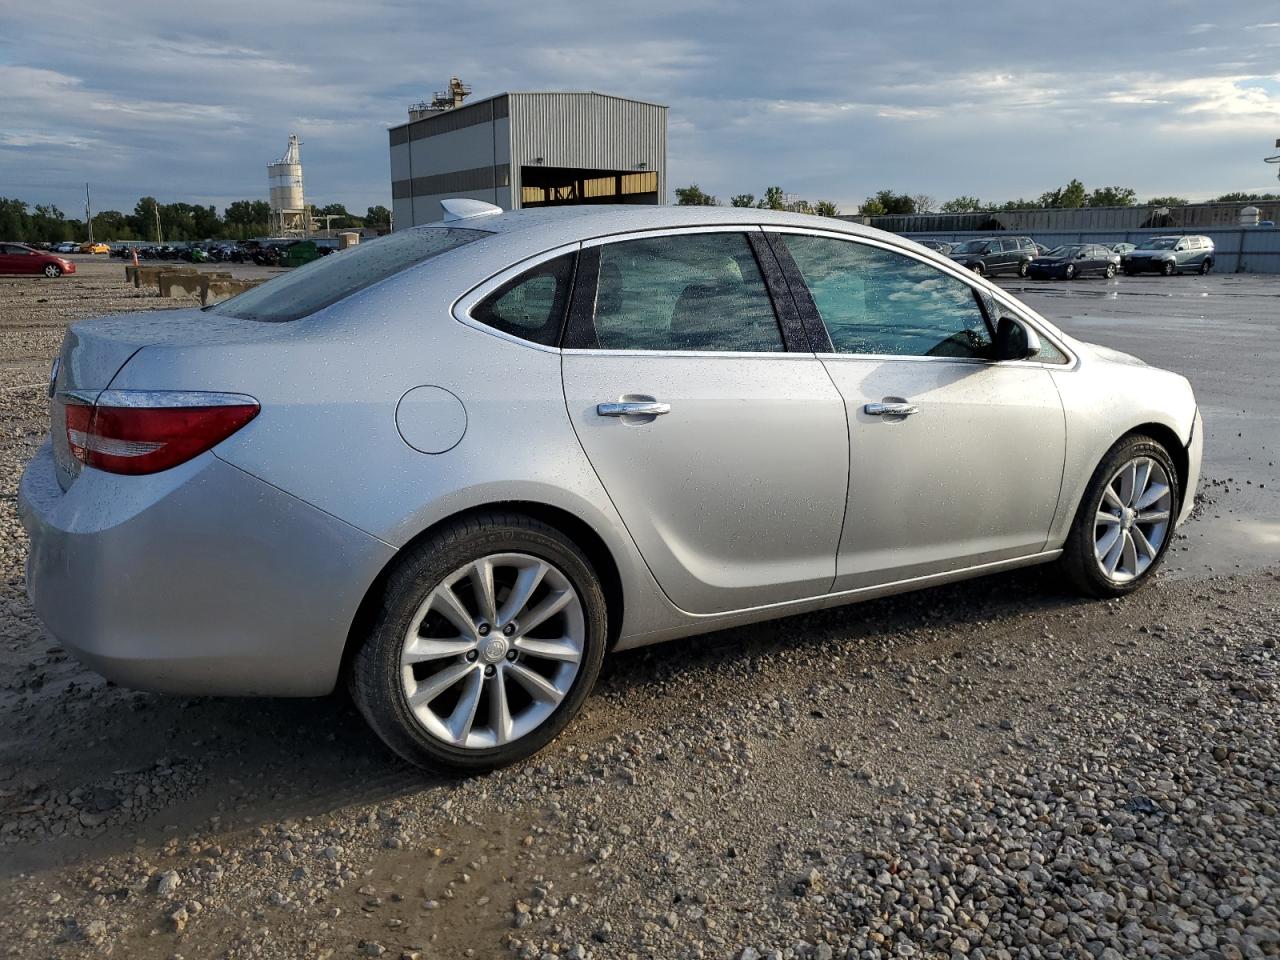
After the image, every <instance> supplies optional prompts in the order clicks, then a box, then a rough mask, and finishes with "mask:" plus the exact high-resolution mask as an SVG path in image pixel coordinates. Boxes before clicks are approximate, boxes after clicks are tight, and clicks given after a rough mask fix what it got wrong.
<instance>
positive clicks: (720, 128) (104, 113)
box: [0, 0, 1280, 216]
mask: <svg viewBox="0 0 1280 960" xmlns="http://www.w3.org/2000/svg"><path fill="white" fill-rule="evenodd" d="M0 23H3V29H0V196H18V197H21V198H23V199H26V200H28V201H31V202H55V203H57V204H58V205H59V206H61V207H62V208H63V209H64V210H65V211H66V212H68V213H69V214H72V215H76V216H79V215H80V213H81V211H82V209H83V207H82V204H83V198H82V191H83V183H84V181H86V180H88V181H90V183H91V184H92V185H93V190H94V200H95V202H94V206H95V208H97V209H108V208H116V209H124V210H131V209H132V207H133V204H134V202H135V200H136V199H137V198H138V197H139V196H140V195H143V194H152V195H155V196H157V197H159V198H160V199H161V200H162V201H166V202H169V201H177V200H187V201H191V202H198V203H206V204H207V203H212V204H217V205H218V206H219V208H221V207H222V206H223V205H225V204H226V203H227V202H229V201H231V200H235V199H241V198H263V199H265V197H266V167H265V164H266V163H267V162H268V161H269V160H271V159H274V158H275V157H277V156H279V155H280V154H281V153H282V152H283V150H284V147H285V142H286V140H287V138H288V135H289V134H290V133H291V132H296V133H298V134H300V135H301V137H302V140H303V142H304V146H303V148H302V153H303V163H304V173H305V178H306V190H307V197H308V200H310V201H311V202H314V203H316V204H320V205H323V204H326V203H330V202H343V203H345V204H346V205H347V206H348V207H349V208H350V209H352V210H353V211H363V210H364V208H365V207H367V206H369V205H370V204H374V203H382V204H386V205H387V206H390V184H389V176H388V163H387V137H386V133H385V129H386V127H387V126H389V125H391V124H393V123H398V122H400V121H401V120H403V119H404V116H405V107H406V105H407V104H408V103H409V102H411V101H414V100H418V99H422V98H424V97H429V96H430V95H431V93H432V91H434V90H438V89H442V88H443V87H444V85H445V83H446V81H447V80H448V78H449V76H450V75H453V74H456V75H458V76H461V77H462V78H463V80H464V81H466V82H468V83H470V84H471V85H472V86H473V88H474V91H475V96H476V97H480V96H487V95H489V94H493V93H498V92H501V91H503V90H599V91H603V92H608V93H615V94H620V95H623V96H633V97H637V98H640V99H645V100H653V101H657V102H659V103H664V104H667V105H669V106H670V108H671V109H670V113H669V132H670V137H669V140H670V145H669V149H670V155H669V158H668V162H669V167H670V176H669V182H670V184H671V185H672V186H679V185H683V184H687V183H690V182H696V183H698V184H700V185H701V186H702V187H703V189H705V190H708V191H709V192H712V193H715V194H717V195H718V196H720V197H721V199H722V200H723V201H725V202H727V198H728V197H729V196H730V195H732V194H734V193H739V192H751V193H755V194H757V195H759V194H760V193H761V192H762V191H763V189H764V187H765V186H767V185H769V184H773V183H776V184H780V185H782V186H783V187H784V188H785V189H786V190H788V191H790V192H794V193H796V194H798V195H799V196H802V197H806V198H809V199H813V200H818V199H829V200H834V201H836V202H837V203H838V204H839V205H840V206H841V208H842V209H843V210H846V211H851V210H853V209H855V208H856V207H857V204H858V203H859V202H860V201H861V200H862V199H863V198H864V197H866V196H867V195H868V194H869V193H872V192H874V191H875V190H877V189H879V188H881V187H889V188H893V189H895V190H898V191H904V192H908V193H913V194H914V193H925V194H928V195H930V196H933V197H937V198H939V199H946V198H949V197H953V196H956V195H959V194H966V195H976V196H979V197H981V198H983V199H984V200H1005V199H1009V198H1013V197H1019V196H1024V197H1033V196H1038V195H1039V194H1040V193H1042V192H1043V191H1045V190H1047V189H1050V188H1052V187H1056V186H1059V185H1061V184H1063V183H1065V182H1066V181H1067V180H1068V179H1069V178H1071V177H1079V178H1080V179H1082V180H1083V181H1084V182H1085V184H1086V186H1088V187H1090V188H1092V187H1095V186H1103V185H1109V184H1120V185H1126V186H1132V187H1134V188H1136V189H1137V190H1138V192H1139V195H1140V196H1143V197H1146V196H1152V195H1157V194H1177V195H1181V196H1185V197H1188V198H1191V199H1203V198H1207V197H1209V196H1213V195H1215V194H1220V193H1223V192H1226V191H1229V190H1275V189H1277V183H1276V179H1275V170H1276V168H1275V167H1266V166H1264V165H1263V164H1262V162H1261V160H1262V158H1263V156H1265V155H1268V154H1271V153H1275V152H1276V151H1275V150H1274V149H1269V148H1270V147H1271V146H1272V144H1273V143H1274V142H1275V139H1276V138H1277V137H1280V4H1278V3H1277V2H1276V0H1219V2H1216V3H1205V2H1203V0H1196V2H1182V0H1162V2H1160V3H1155V4H1152V3H1127V2H1106V3H1095V2H1093V0H1060V2H1046V3H1031V2H1027V0H1016V2H1004V0H986V2H983V3H978V4H975V3H958V2H943V3H937V2H913V0H898V2H891V3H885V2H883V0H881V2H875V3H869V2H863V0H843V2H828V3H823V2H809V3H807V2H803V0H791V3H790V4H784V3H772V4H764V3H759V2H756V3H747V2H729V0H726V2H720V3H700V2H697V0H649V2H647V3H641V4H637V3H634V2H632V3H626V4H616V3H612V2H610V0H597V2H595V3H590V4H587V3H570V2H559V0H539V2H537V3H529V4H516V3H511V2H506V3H500V2H491V0H472V2H470V3H469V4H460V3H456V2H454V3H449V4H444V3H438V2H432V0H341V2H337V0H306V2H300V3H265V2H260V0H259V2H253V3H247V2H241V0H212V2H199V3H187V2H182V0H166V2H152V0H126V2H123V3H85V2H82V0H41V2H38V3H35V2H31V0H0Z"/></svg>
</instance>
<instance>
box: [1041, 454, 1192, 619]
mask: <svg viewBox="0 0 1280 960" xmlns="http://www.w3.org/2000/svg"><path fill="white" fill-rule="evenodd" d="M1181 502H1182V499H1181V492H1180V491H1179V489H1178V473H1177V470H1176V469H1174V466H1173V461H1172V460H1171V459H1170V457H1169V454H1168V451H1166V450H1165V448H1164V447H1163V446H1162V445H1161V444H1159V443H1158V442H1157V441H1155V440H1153V439H1152V438H1150V437H1146V436H1140V435H1135V436H1131V437H1126V438H1124V439H1123V440H1121V441H1120V442H1119V443H1117V444H1116V445H1115V446H1114V447H1112V448H1111V449H1110V450H1109V451H1108V452H1107V455H1106V456H1105V457H1103V458H1102V463H1100V464H1099V465H1098V469H1097V470H1096V471H1095V472H1094V474H1093V478H1092V479H1091V480H1090V481H1089V486H1088V488H1087V489H1086V490H1085V494H1084V497H1083V499H1082V500H1081V501H1080V509H1079V511H1078V512H1077V513H1076V518H1075V522H1074V523H1073V524H1072V525H1071V532H1070V533H1069V534H1068V535H1067V542H1066V544H1065V546H1064V549H1063V554H1062V560H1061V564H1062V567H1063V571H1064V572H1065V573H1066V575H1067V578H1068V579H1069V580H1070V581H1071V582H1072V583H1073V584H1074V585H1075V586H1076V587H1077V588H1078V589H1079V590H1080V591H1081V592H1083V593H1086V594H1089V595H1091V596H1095V597H1118V596H1123V595H1124V594H1126V593H1130V592H1132V591H1133V590H1136V589H1138V587H1140V586H1142V584H1143V583H1145V582H1146V581H1147V580H1148V579H1150V577H1151V576H1152V574H1154V573H1155V571H1156V569H1157V568H1158V567H1159V566H1160V562H1161V561H1162V560H1163V559H1164V555H1165V552H1166V551H1167V550H1168V549H1169V543H1170V542H1171V541H1172V539H1173V527H1174V522H1175V521H1176V520H1177V516H1178V509H1179V505H1180V504H1181Z"/></svg>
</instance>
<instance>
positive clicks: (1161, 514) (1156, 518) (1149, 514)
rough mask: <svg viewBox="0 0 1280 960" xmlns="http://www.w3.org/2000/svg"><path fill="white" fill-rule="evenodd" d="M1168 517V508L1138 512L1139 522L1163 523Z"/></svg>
mask: <svg viewBox="0 0 1280 960" xmlns="http://www.w3.org/2000/svg"><path fill="white" fill-rule="evenodd" d="M1168 519H1169V511H1168V510H1145V511H1143V512H1142V513H1140V514H1138V523H1163V522H1164V521H1166V520H1168Z"/></svg>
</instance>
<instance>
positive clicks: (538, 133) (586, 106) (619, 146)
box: [508, 93, 667, 203]
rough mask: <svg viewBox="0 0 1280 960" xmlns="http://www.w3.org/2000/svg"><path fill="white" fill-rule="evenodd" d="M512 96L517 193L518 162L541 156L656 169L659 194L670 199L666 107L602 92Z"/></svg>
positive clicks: (569, 163)
mask: <svg viewBox="0 0 1280 960" xmlns="http://www.w3.org/2000/svg"><path fill="white" fill-rule="evenodd" d="M508 98H509V101H510V116H511V176H512V180H513V186H514V187H515V195H516V196H519V195H520V180H519V176H520V173H519V171H520V167H521V166H528V165H531V164H532V163H533V161H534V160H536V159H537V158H538V157H541V158H542V164H541V165H542V166H547V167H580V168H585V169H590V170H615V171H627V172H630V171H640V170H652V171H656V172H657V174H658V197H659V198H660V200H661V201H662V202H663V203H665V202H666V196H667V169H666V167H667V108H666V107H663V106H659V105H658V104H654V103H641V102H640V101H638V100H625V99H623V98H621V97H610V96H607V95H605V94H601V93H512V94H508ZM641 164H643V166H641Z"/></svg>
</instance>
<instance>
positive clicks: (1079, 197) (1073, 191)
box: [1040, 179, 1089, 210]
mask: <svg viewBox="0 0 1280 960" xmlns="http://www.w3.org/2000/svg"><path fill="white" fill-rule="evenodd" d="M1088 196H1089V195H1088V193H1087V192H1086V191H1085V188H1084V184H1083V183H1081V182H1080V181H1079V180H1075V179H1073V180H1071V181H1070V182H1069V183H1068V184H1067V185H1066V186H1065V187H1062V188H1060V189H1058V190H1048V191H1046V192H1044V193H1042V194H1040V206H1042V207H1052V208H1055V209H1062V210H1074V209H1075V208H1077V207H1083V206H1084V205H1085V201H1086V200H1087V199H1088Z"/></svg>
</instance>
